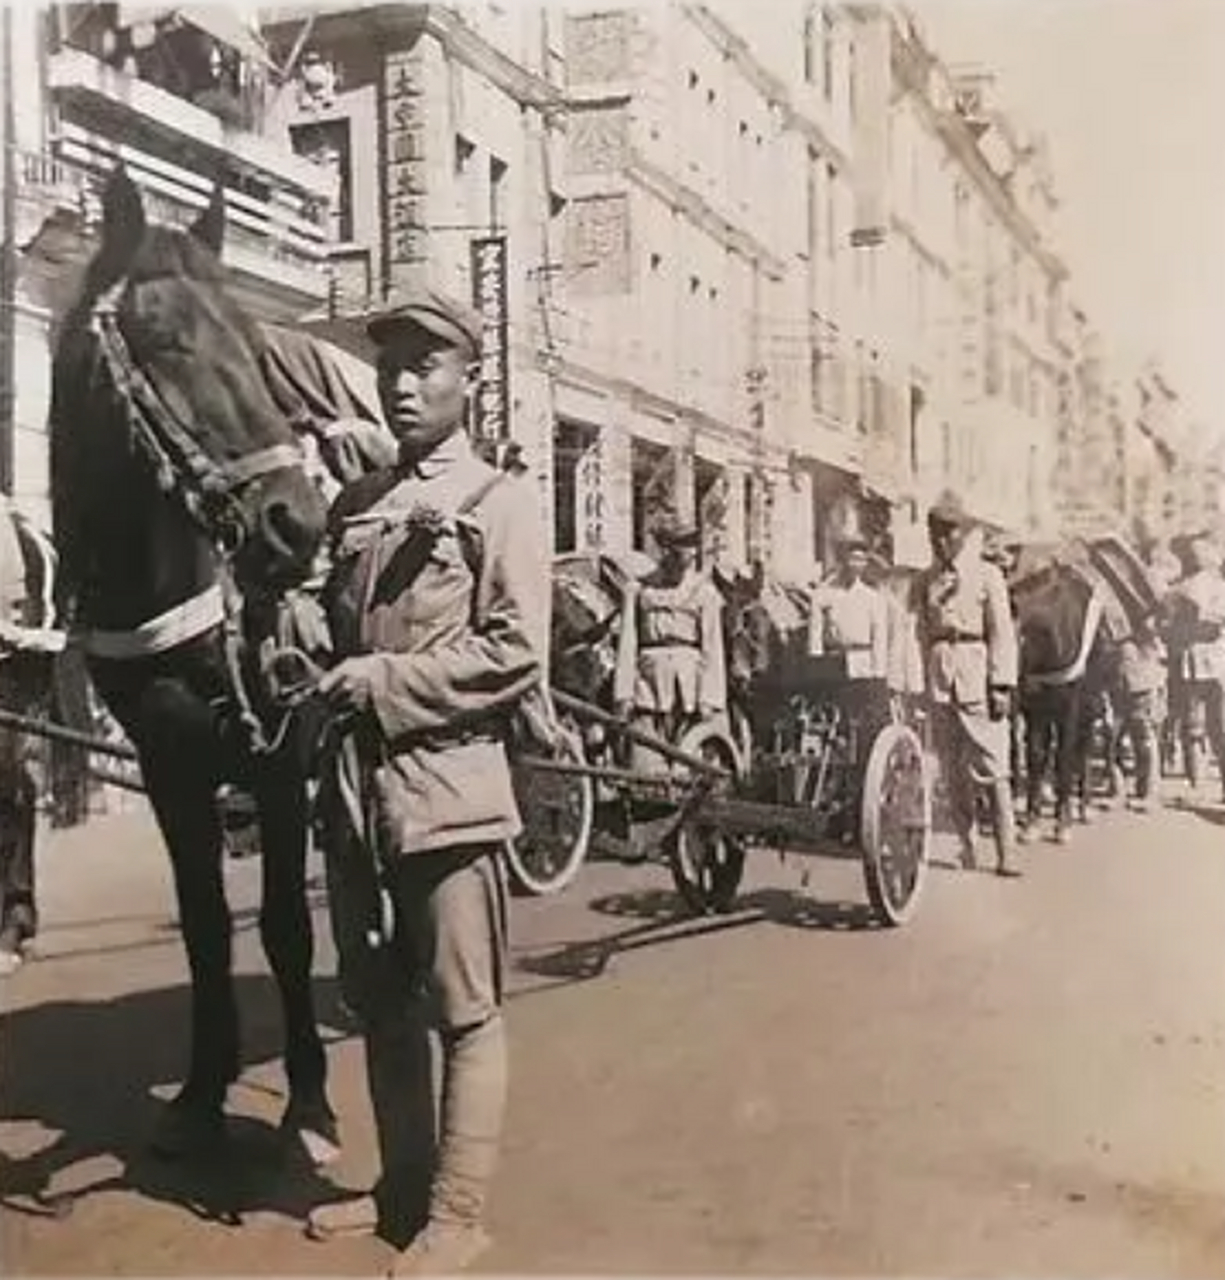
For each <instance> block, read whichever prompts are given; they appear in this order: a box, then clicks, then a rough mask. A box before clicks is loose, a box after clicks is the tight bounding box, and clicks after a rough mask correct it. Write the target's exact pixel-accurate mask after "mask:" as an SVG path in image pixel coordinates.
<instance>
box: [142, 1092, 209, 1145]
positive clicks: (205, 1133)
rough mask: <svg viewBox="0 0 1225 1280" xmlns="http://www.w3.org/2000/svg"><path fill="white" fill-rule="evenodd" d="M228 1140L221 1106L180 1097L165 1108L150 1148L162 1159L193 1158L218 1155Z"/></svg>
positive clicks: (156, 1126)
mask: <svg viewBox="0 0 1225 1280" xmlns="http://www.w3.org/2000/svg"><path fill="white" fill-rule="evenodd" d="M225 1142H226V1127H225V1111H224V1109H223V1108H222V1107H220V1106H217V1105H210V1104H208V1103H201V1102H195V1101H192V1100H190V1099H184V1098H182V1097H179V1098H175V1099H174V1100H173V1101H172V1102H168V1103H167V1104H166V1105H165V1106H164V1107H163V1108H162V1112H161V1115H160V1116H158V1119H157V1124H156V1125H155V1126H154V1129H153V1136H152V1138H151V1139H150V1140H149V1148H150V1150H151V1151H152V1152H153V1154H154V1155H156V1156H160V1157H161V1158H162V1159H163V1160H194V1159H200V1158H204V1157H208V1156H215V1155H217V1154H219V1153H220V1152H221V1151H222V1150H223V1149H224V1147H225Z"/></svg>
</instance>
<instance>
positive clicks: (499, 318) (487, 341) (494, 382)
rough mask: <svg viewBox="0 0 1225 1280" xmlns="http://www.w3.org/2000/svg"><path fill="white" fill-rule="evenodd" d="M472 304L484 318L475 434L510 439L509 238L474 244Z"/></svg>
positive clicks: (478, 241) (485, 238) (481, 437)
mask: <svg viewBox="0 0 1225 1280" xmlns="http://www.w3.org/2000/svg"><path fill="white" fill-rule="evenodd" d="M472 303H473V306H474V307H475V308H476V310H477V313H478V314H479V315H480V317H481V330H482V331H481V373H480V383H479V385H478V387H477V392H476V406H475V421H474V422H473V432H474V434H475V435H476V437H477V438H478V439H483V440H508V439H509V438H510V350H509V336H508V324H507V315H506V310H507V307H506V237H505V236H483V237H482V238H481V239H479V240H474V241H473V242H472Z"/></svg>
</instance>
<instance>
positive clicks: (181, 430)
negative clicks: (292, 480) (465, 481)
mask: <svg viewBox="0 0 1225 1280" xmlns="http://www.w3.org/2000/svg"><path fill="white" fill-rule="evenodd" d="M128 284H129V280H128V278H127V276H121V277H120V278H119V279H118V280H117V281H116V282H115V283H114V284H112V285H111V286H110V287H109V288H107V289H106V290H105V291H104V292H103V293H102V294H101V295H100V296H99V297H98V299H97V301H96V302H95V303H94V305H93V307H92V309H91V310H90V313H89V329H90V332H91V333H92V334H93V336H94V338H95V340H96V341H97V343H98V350H99V353H100V354H101V357H102V363H103V366H104V368H105V369H106V372H107V375H108V377H109V378H110V381H111V385H112V389H113V390H114V392H115V395H116V397H117V399H118V401H119V405H120V407H121V409H122V411H123V414H124V416H125V418H126V419H127V424H128V428H129V430H130V431H131V433H132V438H133V440H134V441H135V443H136V445H137V447H138V448H139V449H140V451H141V452H142V453H143V454H144V456H145V457H146V459H147V460H148V461H149V463H150V464H151V465H152V467H153V471H154V477H155V480H156V483H157V486H158V488H159V489H160V490H161V492H162V493H165V494H167V495H171V494H173V495H175V496H177V497H178V499H179V501H180V502H182V504H183V507H184V509H185V510H186V511H187V513H188V515H189V516H190V517H191V518H192V520H193V521H194V522H195V523H196V524H197V526H198V527H199V528H200V529H201V531H202V532H203V533H204V535H205V536H206V537H207V538H208V540H209V542H210V543H211V544H212V546H213V549H214V551H215V552H216V555H217V562H218V568H219V572H218V577H219V579H220V586H221V594H222V609H223V620H222V626H223V633H224V649H225V657H226V666H227V669H228V673H229V677H230V682H231V685H232V692H233V696H234V700H235V703H236V704H237V708H238V713H239V718H240V720H241V722H242V724H243V727H244V729H245V731H246V733H247V737H248V741H249V745H250V747H251V750H252V751H253V753H255V754H257V755H266V754H270V753H271V752H273V751H275V750H277V749H278V747H279V746H280V744H281V742H282V740H283V739H284V736H285V731H286V728H287V726H288V722H289V712H290V711H291V710H292V706H290V707H287V709H286V714H285V717H284V719H283V721H282V724H281V726H280V729H279V731H278V732H277V733H276V734H275V735H273V737H272V738H271V739H270V738H269V736H268V734H267V733H266V731H265V727H264V724H263V721H262V720H261V719H260V717H259V716H258V715H257V714H256V712H255V709H254V707H253V705H252V702H251V698H250V694H249V691H248V690H247V686H246V681H245V679H244V678H243V672H242V661H241V649H242V643H243V634H242V610H243V600H242V593H241V592H240V590H239V588H238V583H237V578H236V575H235V572H234V559H235V557H236V556H237V555H238V553H239V551H240V550H241V549H242V547H243V544H244V543H245V541H246V539H247V535H248V533H249V530H248V528H247V522H246V519H245V517H244V512H243V508H242V503H241V495H242V492H243V490H245V489H246V487H247V486H248V485H249V484H251V483H252V482H253V481H255V480H259V479H261V478H262V477H264V476H267V475H270V474H272V473H273V472H277V471H283V470H286V469H289V468H300V469H302V470H303V471H305V467H306V462H305V455H304V454H303V451H302V449H301V448H300V447H299V446H298V445H297V444H296V443H294V444H276V445H270V446H268V447H267V448H263V449H257V450H255V451H253V452H252V453H249V454H245V455H244V456H242V457H240V458H236V459H234V460H232V461H229V462H217V461H216V460H215V459H213V458H211V457H210V456H209V455H208V454H207V453H206V452H205V451H204V450H203V449H202V448H201V447H200V445H199V444H197V443H196V440H195V439H194V437H193V435H192V433H191V431H190V430H189V429H188V427H187V426H186V424H185V423H184V422H183V421H182V419H181V418H180V417H179V415H178V413H177V412H176V410H175V408H174V406H173V405H171V404H169V403H168V402H167V401H166V398H165V397H164V396H163V395H162V394H161V393H160V392H159V391H158V389H157V386H156V385H155V384H154V382H153V381H152V379H150V378H149V376H148V375H147V374H146V373H145V372H144V370H143V369H141V367H140V366H139V365H138V364H137V362H136V360H135V358H134V357H133V355H132V350H131V347H130V346H129V344H128V341H127V339H126V338H125V337H124V334H123V330H122V328H121V326H120V323H119V314H118V311H119V302H120V299H121V298H122V297H123V294H124V292H125V290H126V289H127V287H128ZM296 658H301V659H302V660H303V661H304V662H307V663H309V659H306V657H305V655H304V654H300V653H299V652H298V651H296V650H287V649H276V650H274V651H273V652H271V653H269V654H266V655H264V657H263V661H262V663H261V666H262V667H264V668H265V669H269V670H270V669H272V668H274V667H275V666H277V665H278V664H283V663H284V662H285V661H286V660H292V659H296ZM293 692H296V691H291V697H290V698H289V699H287V701H292V699H293Z"/></svg>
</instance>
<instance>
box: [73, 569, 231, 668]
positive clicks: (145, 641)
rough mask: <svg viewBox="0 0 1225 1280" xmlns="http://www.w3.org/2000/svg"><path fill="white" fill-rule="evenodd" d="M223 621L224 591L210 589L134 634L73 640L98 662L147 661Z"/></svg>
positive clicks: (87, 634)
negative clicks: (143, 659) (135, 659)
mask: <svg viewBox="0 0 1225 1280" xmlns="http://www.w3.org/2000/svg"><path fill="white" fill-rule="evenodd" d="M224 618H225V601H224V599H223V597H222V594H221V588H220V587H219V586H211V587H208V588H207V589H206V590H204V591H201V592H200V594H199V595H196V596H192V598H191V599H190V600H184V601H183V603H182V604H176V605H175V606H174V607H173V608H172V609H167V610H166V612H165V613H161V614H158V616H157V617H156V618H150V619H149V621H148V622H142V623H141V624H140V626H139V627H136V628H134V629H133V630H131V631H81V632H78V633H77V635H76V636H74V637H73V638H74V640H75V641H76V643H77V644H78V645H79V646H80V647H81V648H82V649H83V650H84V651H85V652H86V653H88V654H91V655H92V656H93V657H95V658H116V659H121V660H122V659H133V658H148V657H150V656H151V655H153V654H155V653H165V652H166V650H167V649H173V648H174V647H175V646H176V645H180V644H185V643H186V642H187V641H188V640H194V639H195V638H196V637H197V636H202V635H203V634H204V633H205V632H206V631H210V630H211V629H212V628H213V627H215V626H217V625H218V623H220V622H221V621H222V620H223V619H224Z"/></svg>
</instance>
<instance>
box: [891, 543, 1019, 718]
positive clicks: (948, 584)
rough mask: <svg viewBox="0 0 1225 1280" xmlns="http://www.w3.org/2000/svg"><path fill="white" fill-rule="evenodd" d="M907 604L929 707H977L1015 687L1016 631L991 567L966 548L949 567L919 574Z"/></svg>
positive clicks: (1003, 591)
mask: <svg viewBox="0 0 1225 1280" xmlns="http://www.w3.org/2000/svg"><path fill="white" fill-rule="evenodd" d="M912 602H913V609H914V613H915V622H916V628H917V632H918V639H919V645H920V648H921V649H922V652H923V658H924V667H925V674H926V684H927V692H928V694H929V696H930V697H931V698H932V699H933V700H934V701H936V702H952V703H955V704H956V705H959V706H977V705H980V704H982V703H983V702H985V701H986V698H987V693H988V690H989V689H991V688H993V687H999V688H1010V689H1011V688H1015V687H1016V684H1017V664H1018V653H1017V633H1016V625H1015V623H1014V622H1013V619H1012V610H1011V608H1010V604H1009V599H1008V587H1007V585H1006V583H1005V581H1004V575H1003V574H1002V573H1001V572H1000V571H999V569H998V568H997V567H996V566H995V565H993V564H988V563H987V562H986V561H985V560H983V559H982V558H981V556H979V555H978V554H976V552H975V551H974V549H973V548H972V547H970V548H967V551H966V553H965V554H963V555H962V556H960V557H959V558H958V560H957V562H956V563H955V564H954V565H953V566H952V567H949V568H946V567H944V566H940V565H932V566H930V567H929V568H927V569H925V570H924V571H923V572H922V573H921V574H920V575H919V577H918V578H917V579H916V581H915V585H914V594H913V596H912Z"/></svg>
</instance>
